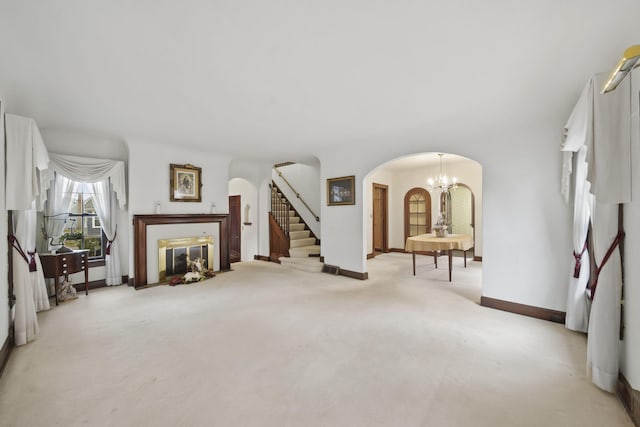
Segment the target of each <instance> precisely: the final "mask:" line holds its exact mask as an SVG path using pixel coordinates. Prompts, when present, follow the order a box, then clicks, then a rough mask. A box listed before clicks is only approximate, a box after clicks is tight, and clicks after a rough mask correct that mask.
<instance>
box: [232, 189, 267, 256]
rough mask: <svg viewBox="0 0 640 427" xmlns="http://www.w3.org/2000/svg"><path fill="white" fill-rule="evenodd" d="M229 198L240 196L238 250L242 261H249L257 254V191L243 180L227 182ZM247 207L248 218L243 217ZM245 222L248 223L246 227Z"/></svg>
mask: <svg viewBox="0 0 640 427" xmlns="http://www.w3.org/2000/svg"><path fill="white" fill-rule="evenodd" d="M229 196H240V220H241V224H240V250H241V254H242V255H241V259H242V261H251V260H252V259H253V256H254V255H257V254H258V214H259V209H260V207H259V206H258V190H257V188H256V186H255V185H254V184H253V183H251V182H249V181H247V180H246V179H243V178H234V179H232V180H230V181H229ZM247 205H249V218H246V217H245V213H246V212H245V208H246V206H247ZM246 222H250V223H251V224H250V225H247V224H246Z"/></svg>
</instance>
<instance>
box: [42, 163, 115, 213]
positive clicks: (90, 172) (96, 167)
mask: <svg viewBox="0 0 640 427" xmlns="http://www.w3.org/2000/svg"><path fill="white" fill-rule="evenodd" d="M49 158H50V164H49V169H47V170H46V171H45V172H44V179H43V181H44V184H43V185H44V186H46V188H48V187H49V185H50V184H51V181H52V180H53V178H54V172H56V173H58V174H60V175H63V176H66V177H67V178H69V179H71V180H73V181H78V182H87V183H92V182H98V181H104V180H107V179H108V180H110V181H111V185H112V187H113V191H114V193H115V194H116V197H117V199H118V205H119V207H121V208H122V207H123V206H124V205H126V200H127V193H126V183H125V177H124V162H123V161H120V160H105V159H92V158H88V157H76V156H65V155H62V154H54V153H51V154H50V155H49ZM45 200H46V196H44V197H42V200H40V203H44V201H45Z"/></svg>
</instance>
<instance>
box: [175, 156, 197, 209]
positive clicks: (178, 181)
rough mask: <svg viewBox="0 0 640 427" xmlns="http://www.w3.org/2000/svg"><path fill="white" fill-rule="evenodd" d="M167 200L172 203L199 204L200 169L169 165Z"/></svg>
mask: <svg viewBox="0 0 640 427" xmlns="http://www.w3.org/2000/svg"><path fill="white" fill-rule="evenodd" d="M169 169H170V173H171V178H170V180H169V187H170V190H169V193H170V194H169V200H171V201H172V202H201V201H202V194H201V193H200V190H201V187H202V169H201V168H198V167H195V166H193V165H190V164H186V165H176V164H173V163H172V164H170V165H169Z"/></svg>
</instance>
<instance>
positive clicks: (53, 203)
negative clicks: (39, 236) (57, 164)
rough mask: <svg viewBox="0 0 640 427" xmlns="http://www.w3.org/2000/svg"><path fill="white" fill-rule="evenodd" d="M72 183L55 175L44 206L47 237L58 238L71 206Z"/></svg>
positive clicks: (63, 177)
mask: <svg viewBox="0 0 640 427" xmlns="http://www.w3.org/2000/svg"><path fill="white" fill-rule="evenodd" d="M73 186H74V182H73V181H71V180H70V179H68V178H67V177H65V176H62V175H60V174H59V173H57V174H56V177H55V179H54V181H53V185H52V186H51V188H49V190H48V191H49V194H48V195H47V203H46V204H45V206H44V215H45V231H46V233H47V236H49V237H60V236H61V235H62V231H63V230H64V224H65V221H66V219H67V217H68V215H67V214H68V212H69V206H70V204H71V191H72V190H73Z"/></svg>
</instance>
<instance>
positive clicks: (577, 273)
mask: <svg viewBox="0 0 640 427" xmlns="http://www.w3.org/2000/svg"><path fill="white" fill-rule="evenodd" d="M586 250H587V241H586V240H585V241H584V246H583V247H582V252H580V253H579V254H577V253H576V251H573V257H574V258H575V259H576V266H575V267H574V269H573V277H574V278H576V279H577V278H579V277H580V268H581V267H582V255H584V252H585V251H586Z"/></svg>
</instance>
